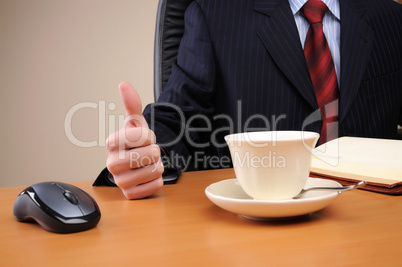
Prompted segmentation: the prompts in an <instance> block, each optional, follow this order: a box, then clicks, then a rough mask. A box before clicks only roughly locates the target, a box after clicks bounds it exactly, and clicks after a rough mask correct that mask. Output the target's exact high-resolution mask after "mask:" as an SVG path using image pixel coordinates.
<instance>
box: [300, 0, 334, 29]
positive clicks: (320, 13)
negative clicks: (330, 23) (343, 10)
mask: <svg viewBox="0 0 402 267" xmlns="http://www.w3.org/2000/svg"><path fill="white" fill-rule="evenodd" d="M327 9H328V7H327V6H326V5H325V4H324V3H323V2H321V1H320V0H308V1H307V2H306V3H305V4H304V6H303V7H302V8H301V12H302V13H303V14H304V16H305V17H306V19H307V20H308V22H309V23H310V24H313V23H321V22H322V18H323V17H324V15H325V12H326V11H327Z"/></svg>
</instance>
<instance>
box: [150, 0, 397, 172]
mask: <svg viewBox="0 0 402 267" xmlns="http://www.w3.org/2000/svg"><path fill="white" fill-rule="evenodd" d="M339 4H340V16H341V20H340V27H341V30H340V33H341V36H340V44H341V47H340V75H338V76H339V78H340V88H341V90H340V100H339V123H340V124H339V135H340V136H344V135H349V136H367V137H381V138H395V137H396V127H397V123H398V120H399V121H400V122H401V123H402V115H401V114H402V51H401V50H402V13H401V12H402V11H401V8H402V7H401V6H400V5H398V4H396V3H394V2H393V1H391V0H354V1H350V0H339ZM185 18H186V30H185V34H184V37H183V40H182V43H181V47H180V51H179V55H178V59H177V62H176V63H175V64H174V66H173V69H172V76H171V79H170V80H169V82H168V83H167V85H166V87H165V89H164V92H163V93H162V95H161V96H160V98H159V100H158V104H156V105H150V106H148V107H147V108H146V109H145V111H144V115H145V117H146V118H147V120H148V122H149V123H150V125H151V128H153V129H154V131H155V133H156V136H157V141H158V143H160V144H161V145H162V146H163V147H164V148H165V150H167V151H171V152H172V153H175V154H177V155H180V156H184V157H185V158H188V157H191V156H192V157H194V155H195V153H203V155H210V156H219V157H222V156H227V157H228V155H229V153H228V149H227V147H226V146H225V142H224V139H223V137H224V136H225V135H226V134H228V133H232V132H240V131H245V130H268V129H269V130H301V129H304V130H312V131H316V132H319V131H320V129H321V125H322V121H321V120H317V121H314V120H313V121H307V122H308V123H306V118H308V117H309V116H310V115H312V114H314V112H315V111H316V110H317V109H318V106H317V102H316V100H315V94H314V89H313V86H312V83H311V79H310V77H309V73H308V69H307V64H306V60H305V58H304V55H303V48H302V45H301V42H300V38H301V37H300V35H299V32H298V29H297V26H296V22H295V18H294V16H293V13H292V10H291V8H290V5H289V2H288V1H283V0H236V1H227V0H199V1H195V2H194V3H193V4H191V5H190V7H189V8H188V10H187V12H186V16H185ZM164 102H167V103H172V104H174V105H176V106H177V107H179V108H180V109H181V110H182V112H183V113H182V115H183V117H181V115H179V114H178V112H177V110H174V109H173V108H171V107H166V106H161V104H160V103H164ZM194 115H196V117H194ZM206 118H208V120H209V122H208V121H207V120H206ZM310 119H311V117H310ZM183 126H186V127H187V128H186V129H190V128H191V127H193V128H198V130H196V129H192V130H190V131H188V132H187V136H185V135H184V134H182V131H183ZM178 136H179V137H180V140H176V141H177V142H173V143H171V144H168V142H169V141H172V140H174V139H176V138H177V137H178ZM195 143H196V144H202V145H203V146H199V147H195V146H194V144H195ZM177 167H179V168H180V167H181V166H177ZM193 167H194V169H204V168H213V167H214V166H209V165H208V166H205V165H203V166H200V165H198V166H197V164H196V162H195V163H194V165H193ZM215 168H216V166H215Z"/></svg>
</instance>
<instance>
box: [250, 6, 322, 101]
mask: <svg viewBox="0 0 402 267" xmlns="http://www.w3.org/2000/svg"><path fill="white" fill-rule="evenodd" d="M254 11H256V12H259V13H262V14H264V15H266V16H267V17H266V20H265V24H264V23H263V25H261V28H260V29H259V31H258V35H259V38H260V39H261V41H262V42H263V44H264V46H265V47H266V49H267V50H268V52H269V54H270V55H271V56H272V58H273V60H274V61H275V63H276V64H277V65H278V67H279V68H280V69H281V71H282V72H283V74H284V75H285V76H286V77H287V78H288V79H289V80H290V82H291V83H292V84H293V85H294V86H295V87H296V88H297V90H298V91H299V92H300V93H301V95H302V96H303V97H304V98H305V100H306V101H307V102H308V103H309V104H310V105H311V106H312V107H313V108H314V109H317V108H318V105H317V101H316V98H315V94H314V88H313V85H312V82H311V79H310V74H309V72H308V67H307V63H306V60H305V58H304V54H303V49H302V47H301V44H300V37H299V33H298V31H297V27H296V23H295V21H294V17H293V14H292V11H291V9H290V6H289V2H288V1H287V0H256V1H255V6H254Z"/></svg>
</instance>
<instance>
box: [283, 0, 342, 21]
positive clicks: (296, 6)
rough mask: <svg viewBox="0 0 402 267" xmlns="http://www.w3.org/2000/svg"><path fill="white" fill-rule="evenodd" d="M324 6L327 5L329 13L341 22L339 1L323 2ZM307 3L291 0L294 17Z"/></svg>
mask: <svg viewBox="0 0 402 267" xmlns="http://www.w3.org/2000/svg"><path fill="white" fill-rule="evenodd" d="M321 1H322V2H324V4H326V5H327V7H328V9H329V11H331V13H332V14H333V15H334V16H335V17H336V18H337V19H339V20H340V11H339V0H321ZM306 2H307V0H289V4H290V8H291V9H292V13H293V15H295V14H296V13H297V12H298V11H299V10H300V9H301V8H302V6H303V5H304V4H305V3H306Z"/></svg>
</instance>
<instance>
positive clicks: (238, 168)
mask: <svg viewBox="0 0 402 267" xmlns="http://www.w3.org/2000/svg"><path fill="white" fill-rule="evenodd" d="M319 136H320V135H319V134H318V133H315V132H305V131H262V132H248V133H238V134H231V135H227V136H225V140H226V142H227V144H228V146H229V150H230V155H231V157H232V162H233V167H234V171H235V174H236V177H237V180H238V181H239V183H240V186H241V187H242V188H243V190H244V191H245V192H246V193H247V194H248V195H249V196H250V197H252V198H254V199H258V200H284V199H291V198H292V197H294V196H295V195H297V194H298V193H299V192H300V191H301V190H302V189H303V187H304V185H305V183H306V182H307V179H308V177H309V173H310V167H311V157H312V154H311V152H312V150H313V149H314V147H315V145H316V143H317V140H318V138H319Z"/></svg>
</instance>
